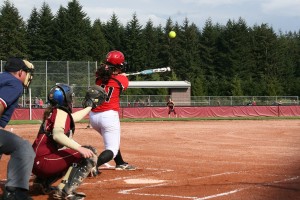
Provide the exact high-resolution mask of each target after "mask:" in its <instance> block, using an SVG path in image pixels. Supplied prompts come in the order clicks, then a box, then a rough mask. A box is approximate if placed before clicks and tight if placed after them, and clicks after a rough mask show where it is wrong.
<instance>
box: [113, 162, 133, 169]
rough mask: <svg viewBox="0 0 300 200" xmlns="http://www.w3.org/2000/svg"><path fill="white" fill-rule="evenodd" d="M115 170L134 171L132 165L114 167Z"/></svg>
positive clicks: (125, 164)
mask: <svg viewBox="0 0 300 200" xmlns="http://www.w3.org/2000/svg"><path fill="white" fill-rule="evenodd" d="M115 170H128V171H133V170H136V167H135V166H133V165H129V164H128V163H124V164H122V165H116V168H115Z"/></svg>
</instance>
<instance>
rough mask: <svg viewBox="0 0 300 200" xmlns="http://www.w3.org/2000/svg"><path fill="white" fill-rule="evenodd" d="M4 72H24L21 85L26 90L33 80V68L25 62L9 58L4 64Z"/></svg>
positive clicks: (29, 63)
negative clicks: (24, 75)
mask: <svg viewBox="0 0 300 200" xmlns="http://www.w3.org/2000/svg"><path fill="white" fill-rule="evenodd" d="M4 70H5V71H7V72H17V71H19V70H23V71H24V72H26V77H25V80H24V81H23V85H24V87H25V88H26V89H27V88H28V87H29V85H30V83H31V81H32V78H33V72H34V66H33V64H32V63H31V62H29V61H27V60H22V59H21V58H16V57H12V58H9V59H8V60H7V62H6V63H5V66H4Z"/></svg>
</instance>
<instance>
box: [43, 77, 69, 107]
mask: <svg viewBox="0 0 300 200" xmlns="http://www.w3.org/2000/svg"><path fill="white" fill-rule="evenodd" d="M73 96H74V94H73V91H72V88H71V87H70V86H69V85H67V84H62V83H60V84H57V85H55V86H53V87H52V88H51V89H50V92H49V94H48V101H49V102H50V104H51V105H53V106H62V107H66V108H68V109H69V110H70V111H71V110H72V103H73Z"/></svg>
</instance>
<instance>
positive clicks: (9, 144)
mask: <svg viewBox="0 0 300 200" xmlns="http://www.w3.org/2000/svg"><path fill="white" fill-rule="evenodd" d="M1 154H5V155H10V160H9V161H8V166H7V182H6V184H5V186H11V187H18V188H23V189H26V190H28V189H29V178H30V175H31V172H32V167H33V162H34V158H35V152H34V151H33V148H32V145H31V144H30V142H29V141H27V140H24V139H23V138H21V137H19V136H17V135H15V134H14V133H11V132H8V131H6V130H3V129H0V155H1Z"/></svg>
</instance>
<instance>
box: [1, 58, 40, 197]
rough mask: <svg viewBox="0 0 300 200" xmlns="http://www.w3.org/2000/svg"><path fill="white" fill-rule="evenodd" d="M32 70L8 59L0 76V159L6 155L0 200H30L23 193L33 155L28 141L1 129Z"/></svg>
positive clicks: (27, 85)
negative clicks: (5, 174) (4, 175)
mask: <svg viewBox="0 0 300 200" xmlns="http://www.w3.org/2000/svg"><path fill="white" fill-rule="evenodd" d="M33 70H34V66H33V65H32V64H31V63H30V62H28V61H27V60H22V59H20V58H9V59H8V60H7V62H6V64H5V66H4V72H3V73H1V74H0V157H1V154H6V155H10V160H9V162H8V166H7V182H6V184H5V189H4V194H3V196H2V199H3V200H5V199H11V200H15V199H16V200H26V199H31V198H30V197H29V196H28V194H27V191H28V189H29V178H30V175H31V170H32V165H33V160H34V156H35V153H34V151H33V150H32V147H31V144H30V143H29V142H28V141H26V140H24V139H22V138H21V137H19V136H17V135H15V134H14V133H11V132H9V131H6V130H4V129H3V128H5V126H6V125H7V124H8V122H9V121H10V118H11V116H12V114H13V112H14V110H15V108H16V107H17V106H18V100H19V97H20V96H21V95H22V93H23V90H24V87H25V88H28V87H29V85H30V83H31V80H32V78H33V77H32V73H33Z"/></svg>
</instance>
